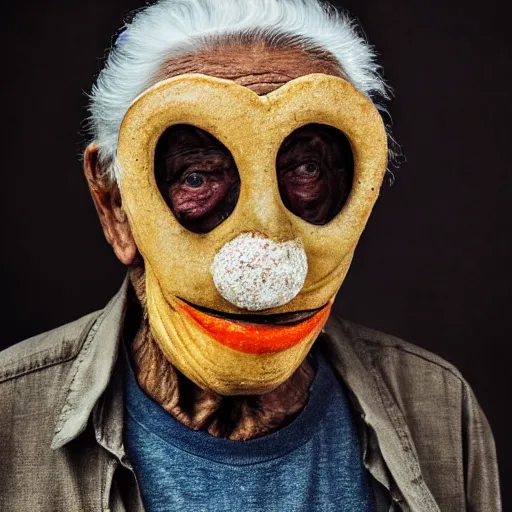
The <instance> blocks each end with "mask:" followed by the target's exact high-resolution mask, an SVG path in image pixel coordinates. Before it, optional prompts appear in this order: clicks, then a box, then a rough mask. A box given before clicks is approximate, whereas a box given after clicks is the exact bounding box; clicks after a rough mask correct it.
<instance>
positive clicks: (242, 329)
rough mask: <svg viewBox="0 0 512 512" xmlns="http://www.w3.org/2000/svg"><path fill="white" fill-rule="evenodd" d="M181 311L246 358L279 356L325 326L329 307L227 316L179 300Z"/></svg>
mask: <svg viewBox="0 0 512 512" xmlns="http://www.w3.org/2000/svg"><path fill="white" fill-rule="evenodd" d="M177 303H178V306H179V307H180V309H181V310H182V311H183V312H184V313H186V314H187V315H188V316H189V317H190V318H191V319H192V320H194V321H195V322H196V323H197V324H198V325H199V326H200V327H201V328H202V329H203V330H205V331H206V332H207V334H208V335H210V336H211V337H212V338H214V339H215V340H216V341H218V342H219V343H221V344H223V345H225V346H227V347H229V348H232V349H234V350H238V351H240V352H245V353H249V354H268V353H272V352H280V351H282V350H286V349H288V348H291V347H293V346H294V345H297V344H298V343H300V342H301V341H303V340H304V339H306V338H308V337H309V336H310V335H311V334H314V332H316V333H317V334H318V333H319V332H320V330H321V329H322V327H323V326H324V325H325V322H326V321H327V318H328V316H329V313H330V311H331V306H332V303H331V302H329V303H327V304H326V305H325V306H322V307H321V308H318V309H313V310H307V311H297V312H292V313H280V314H275V315H250V314H240V315H237V314H229V313H224V312H220V311H216V310H211V309H208V308H204V307H202V306H196V305H194V304H191V303H189V302H186V301H184V300H183V299H179V300H178V301H177Z"/></svg>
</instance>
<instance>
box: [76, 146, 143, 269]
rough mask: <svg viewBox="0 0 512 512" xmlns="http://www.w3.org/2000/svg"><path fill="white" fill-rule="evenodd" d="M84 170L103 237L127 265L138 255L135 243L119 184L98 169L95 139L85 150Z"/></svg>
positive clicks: (102, 170)
mask: <svg viewBox="0 0 512 512" xmlns="http://www.w3.org/2000/svg"><path fill="white" fill-rule="evenodd" d="M84 173H85V177H86V179H87V184H88V185H89V190H90V191H91V196H92V199H93V201H94V205H95V206H96V211H97V212H98V216H99V218H100V222H101V226H102V228H103V232H104V233H105V238H106V239H107V242H108V243H109V244H110V245H111V246H112V248H113V249H114V252H115V253H116V256H117V257H118V258H119V260H120V261H121V262H122V263H124V264H125V265H130V264H131V263H132V262H133V261H134V259H135V257H136V256H137V246H136V245H135V240H134V239H133V236H132V232H131V230H130V226H129V224H128V218H127V216H126V213H125V212H124V210H123V207H122V204H121V194H120V192H119V187H118V186H117V184H115V183H112V182H111V180H109V179H108V176H107V175H106V173H105V171H104V169H101V167H100V163H99V158H98V146H97V145H96V144H94V143H92V144H90V145H89V146H87V148H86V150H85V152H84Z"/></svg>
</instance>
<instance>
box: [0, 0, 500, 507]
mask: <svg viewBox="0 0 512 512" xmlns="http://www.w3.org/2000/svg"><path fill="white" fill-rule="evenodd" d="M385 99H386V86H385V84H384V83H383V81H382V79H381V78H380V76H379V74H378V70H377V66H376V65H375V63H374V55H373V53H372V51H371V48H370V47H369V46H368V45H367V44H366V43H365V41H364V40H362V39H361V38H360V37H359V36H358V35H357V34H356V32H355V30H354V27H353V24H352V23H351V22H350V21H349V20H348V19H347V18H346V17H345V16H344V15H341V14H339V13H336V12H335V11H333V10H332V9H329V8H327V7H326V6H322V5H320V4H319V3H317V0H251V1H250V2H249V1H242V0H224V1H220V0H161V1H160V2H158V3H156V4H154V5H151V6H149V7H147V8H145V9H144V10H141V11H139V12H137V14H136V15H135V16H134V18H133V20H132V21H131V22H130V23H129V24H127V25H126V27H125V28H124V30H123V32H122V33H121V34H120V36H119V37H118V39H117V41H116V43H115V45H114V47H113V48H112V50H111V52H110V55H109V57H108V59H107V62H106V65H105V67H104V69H103V71H102V72H101V73H100V75H99V77H98V80H97V82H96V84H95V86H94V88H93V92H92V95H91V118H90V120H91V127H92V133H93V141H92V142H91V144H90V145H89V146H88V147H87V149H86V150H85V155H84V168H85V174H86V177H87V181H88V183H89V187H90V190H91V193H92V197H93V200H94V202H95V205H96V208H97V211H98V215H99V218H100V221H101V224H102V227H103V230H104V233H105V236H106V238H107V240H108V242H109V243H110V245H111V246H112V248H113V250H114V252H115V254H116V255H117V257H118V258H119V260H121V261H122V262H123V263H124V264H125V265H126V266H127V267H128V277H127V279H126V281H125V283H124V284H123V286H122V288H121V290H120V291H119V293H118V294H117V295H116V296H115V297H114V298H113V299H112V300H111V302H110V303H109V304H108V305H107V306H106V308H105V309H104V310H103V311H101V312H97V313H93V314H90V315H88V316H86V317H84V318H82V319H80V320H77V321H76V322H73V323H72V324H69V325H66V326H63V327H61V328H59V329H56V330H54V331H51V332H49V333H46V334H43V335H41V336H37V337H36V338H33V339H30V340H27V341H25V342H23V343H21V344H18V345H17V346H14V347H12V348H11V349H9V350H7V351H5V352H4V353H3V354H2V356H1V363H0V382H1V384H0V397H1V410H2V415H1V419H0V425H1V429H0V432H1V434H0V435H1V446H2V450H1V456H0V457H1V462H2V469H1V471H0V475H1V487H0V493H1V494H0V505H1V506H0V508H1V509H2V510H7V511H11V510H12V511H21V510H45V511H52V512H54V511H61V510H62V511H75V510H112V511H120V510H130V511H139V510H144V509H145V510H148V511H167V510H181V511H189V510H190V511H197V510H219V511H221V510H222V511H225V510H236V511H238V510H244V511H245V510H248V511H256V510H294V511H320V510H321V511H329V510H344V511H384V510H385V511H389V510H403V511H418V512H419V511H429V512H434V511H443V512H444V511H463V510H472V511H488V512H491V511H498V510H500V497H499V489H498V476H497V467H496V457H495V449H494V442H493V438H492V434H491V432H490V429H489V426H488V424H487V421H486V419H485V416H484V414H483V413H482V411H481V410H480V408H479V406H478V404H477V402H476V400H475V397H474V395H473V393H472V391H471V389H470V388H469V386H468V385H467V383H466V382H465V381H464V379H463V378H462V377H461V376H460V374H459V373H458V372H457V370H456V369H455V368H453V367H452V366H450V365H449V364H448V363H446V362H445V361H443V360H441V359H440V358H438V357H436V356H434V355H432V354H430V353H427V352H425V351H424V350H421V349H419V348H417V347H414V346H412V345H409V344H407V343H405V342H403V341H401V340H399V339H396V338H394V337H391V336H388V335H384V334H381V333H378V332H375V331H373V330H370V329H366V328H364V327H361V326H358V325H354V324H352V323H349V322H346V321H342V320H340V319H335V318H332V317H331V318H329V315H330V309H331V305H332V302H333V300H334V297H335V295H336V292H337V291H338V289H339V287H340V286H341V284H342V282H343V279H344V277H345V274H346V272H347V270H348V267H349V265H350V261H351V258H352V255H353V252H354V249H355V246H356V244H357V240H358V238H359V236H360V234H361V232H362V230H363V229H364V225H365V223H366V220H367V218H368V216H369V214H370V211H371V208H372V206H373V204H374V202H375V200H376V198H377V195H378V191H379V187H380V185H381V182H382V179H383V174H384V172H385V169H386V163H387V161H388V156H389V150H388V144H387V140H390V137H389V134H386V130H385V127H384V125H383V122H382V119H381V116H380V114H379V110H382V109H384V100H385Z"/></svg>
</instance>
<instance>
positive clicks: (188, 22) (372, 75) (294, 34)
mask: <svg viewBox="0 0 512 512" xmlns="http://www.w3.org/2000/svg"><path fill="white" fill-rule="evenodd" d="M233 36H235V37H240V38H243V40H247V41H250V40H252V39H255V40H256V39H257V40H261V39H263V40H264V41H267V42H268V43H269V44H272V45H274V44H276V45H279V44H287V42H288V44H290V42H291V41H293V43H294V44H299V45H300V46H301V47H302V48H303V49H305V50H306V51H308V50H311V51H319V50H320V51H323V52H325V53H326V54H330V55H331V56H332V57H334V58H335V59H336V60H337V61H338V63H339V64H340V66H341V68H342V70H343V71H344V73H345V75H346V76H347V78H348V79H349V81H350V82H351V83H352V84H353V85H354V86H355V87H356V88H357V89H358V90H359V91H361V92H362V93H364V94H366V95H367V96H369V97H370V98H372V100H373V101H374V103H375V104H376V105H377V107H378V108H379V109H380V110H381V111H385V107H384V101H385V100H386V99H388V98H389V96H388V88H387V86H386V84H385V82H384V80H383V79H382V77H381V75H380V67H379V66H378V65H377V64H376V62H375V52H374V51H373V49H372V47H371V46H370V45H369V44H368V43H367V42H366V41H365V39H364V38H363V37H362V36H361V35H360V34H359V33H358V32H357V28H356V24H355V22H354V21H352V20H351V19H350V18H349V17H348V16H347V15H346V14H345V13H342V12H339V11H337V10H335V9H334V7H332V6H331V5H327V4H322V3H320V0H160V1H158V2H156V3H154V4H153V5H150V6H148V7H145V8H144V9H142V10H140V11H138V12H136V14H135V15H134V17H133V19H132V20H131V22H129V23H127V24H126V25H125V27H124V31H123V32H122V33H121V35H120V37H119V38H118V41H117V42H116V44H114V46H113V48H112V49H111V51H110V53H109V55H108V58H107V61H106V63H105V66H104V68H103V69H102V71H101V72H100V74H99V76H98V79H97V81H96V83H95V85H94V86H93V89H92V93H91V95H90V106H89V110H90V118H89V126H90V131H91V134H92V137H93V140H94V141H95V142H96V144H97V145H98V156H99V161H100V165H101V166H102V168H103V169H105V172H106V173H107V175H108V177H109V178H110V179H111V180H114V181H116V182H117V183H119V179H120V175H119V174H120V169H119V167H118V166H117V165H116V164H115V162H116V151H117V139H118V134H119V129H120V126H121V122H122V120H123V117H124V115H125V113H126V111H127V110H128V107H129V106H130V103H131V102H132V101H133V100H134V99H135V98H136V97H137V96H138V95H139V94H140V93H141V92H143V91H144V90H145V89H147V88H148V87H150V86H151V85H153V83H152V79H153V80H154V76H155V75H156V73H157V71H158V70H159V68H160V67H161V66H162V65H163V63H164V62H166V61H168V59H169V58H172V57H178V56H180V55H184V54H188V53H197V52H200V51H201V50H203V49H207V48H208V47H209V46H212V45H213V44H215V43H218V42H222V40H223V39H224V38H228V37H233ZM241 40H242V39H241Z"/></svg>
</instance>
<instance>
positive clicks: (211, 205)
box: [155, 125, 240, 233]
mask: <svg viewBox="0 0 512 512" xmlns="http://www.w3.org/2000/svg"><path fill="white" fill-rule="evenodd" d="M155 179H156V183H157V186H158V189H159V190H160V193H161V194H162V197H163V198H164V200H165V202H166V203H167V205H168V206H169V208H170V209H171V211H172V212H173V214H174V216H175V217H176V219H177V220H178V222H179V223H180V224H181V225H182V226H184V227H185V228H187V229H189V230H190V231H192V232H194V233H208V232H209V231H211V230H212V229H214V228H216V227H217V226H218V225H219V224H221V223H222V222H223V221H224V220H226V219H227V218H228V217H229V216H230V215H231V213H232V212H233V210H234V209H235V206H236V203H237V201H238V196H239V195H240V176H239V174H238V170H237V168H236V165H235V162H234V160H233V157H232V155H231V153H230V152H229V150H228V149H227V148H226V147H225V146H224V145H223V144H222V143H221V142H220V141H218V140H217V139H216V138H215V137H214V136H213V135H211V134H210V133H208V132H206V131H204V130H201V129H200V128H196V127H195V126H190V125H176V126H171V127H170V128H168V129H167V130H166V131H165V132H164V133H163V134H162V136H161V137H160V139H159V141H158V144H157V146H156V151H155Z"/></svg>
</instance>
